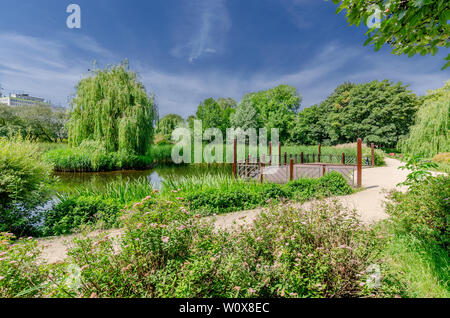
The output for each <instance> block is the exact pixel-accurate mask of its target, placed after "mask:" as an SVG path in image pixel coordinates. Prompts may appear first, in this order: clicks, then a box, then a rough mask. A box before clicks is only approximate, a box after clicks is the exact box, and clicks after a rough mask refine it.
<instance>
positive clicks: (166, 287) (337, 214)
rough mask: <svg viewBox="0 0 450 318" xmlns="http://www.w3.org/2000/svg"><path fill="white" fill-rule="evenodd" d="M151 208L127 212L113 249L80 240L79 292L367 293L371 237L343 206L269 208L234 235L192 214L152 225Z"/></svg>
mask: <svg viewBox="0 0 450 318" xmlns="http://www.w3.org/2000/svg"><path fill="white" fill-rule="evenodd" d="M150 201H151V199H150ZM145 211H148V212H146V213H144V212H145ZM153 211H154V207H152V208H150V209H148V210H147V209H146V208H145V207H144V208H142V209H141V208H139V209H138V210H135V211H130V213H129V214H128V218H127V219H126V220H125V222H126V224H127V231H126V234H125V236H124V237H123V238H122V241H121V246H122V249H121V251H114V245H117V243H115V242H114V241H113V240H112V239H110V238H108V237H103V238H101V237H100V238H98V239H96V240H94V239H86V240H80V241H78V244H77V247H76V248H74V249H72V250H71V251H70V255H71V257H72V260H73V261H74V262H75V264H77V266H79V267H81V268H83V272H82V284H81V289H80V293H81V295H83V296H84V297H90V296H91V295H95V296H97V297H195V298H206V297H208V298H209V297H215V298H217V297H287V298H297V297H351V296H353V297H357V296H359V295H361V294H362V293H363V288H362V287H361V284H360V282H361V279H364V277H359V274H360V273H361V272H362V271H363V270H364V269H365V268H366V267H367V266H368V265H369V264H370V256H369V255H370V251H371V250H372V249H373V244H371V240H370V237H371V235H370V233H369V232H367V231H366V230H365V228H364V227H363V226H362V225H361V224H360V223H359V222H358V221H357V219H356V217H355V216H354V215H353V214H352V213H350V212H347V211H345V210H344V209H343V208H342V207H340V206H339V205H336V204H331V205H326V204H322V205H320V206H317V207H315V208H313V209H311V210H308V211H305V210H301V209H293V208H282V209H280V210H272V211H269V212H267V213H266V214H263V215H262V216H261V217H260V218H259V219H258V220H257V221H256V223H255V225H254V227H253V228H252V229H242V230H241V231H237V232H234V233H229V232H223V231H214V230H213V228H212V227H211V226H208V225H207V226H205V225H202V223H200V222H198V221H195V220H193V219H187V220H186V221H182V222H179V221H176V222H155V218H154V217H152V216H151V215H152V214H151V213H154V212H153ZM148 213H150V214H148ZM159 213H160V214H165V211H162V210H159Z"/></svg>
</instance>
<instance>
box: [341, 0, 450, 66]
mask: <svg viewBox="0 0 450 318" xmlns="http://www.w3.org/2000/svg"><path fill="white" fill-rule="evenodd" d="M333 3H335V4H337V5H338V8H337V11H336V13H339V12H340V11H342V10H345V11H346V17H347V21H348V23H349V24H350V25H357V26H359V25H360V23H361V21H363V22H366V23H367V21H368V19H371V18H372V17H373V14H378V15H379V16H378V18H380V20H381V21H380V22H379V23H374V24H373V26H371V25H368V26H369V27H370V28H369V30H368V31H367V33H366V35H367V36H368V39H367V41H366V43H365V45H367V44H373V45H374V47H375V50H379V49H380V48H381V47H382V46H383V45H384V44H389V45H390V46H391V48H392V53H393V54H397V55H401V54H407V55H408V56H413V55H415V54H417V53H419V54H421V55H426V54H430V53H431V54H433V55H435V54H436V53H437V52H438V48H439V47H446V48H448V47H450V41H449V38H450V26H449V25H448V23H447V21H448V20H449V19H450V2H449V1H448V0H389V1H385V0H372V1H367V0H353V1H349V0H333ZM446 60H447V62H446V64H445V66H444V68H446V67H448V66H450V54H448V55H447V57H446Z"/></svg>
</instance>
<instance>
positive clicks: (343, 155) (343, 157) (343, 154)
mask: <svg viewBox="0 0 450 318" xmlns="http://www.w3.org/2000/svg"><path fill="white" fill-rule="evenodd" d="M342 164H343V165H345V153H342Z"/></svg>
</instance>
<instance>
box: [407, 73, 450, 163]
mask: <svg viewBox="0 0 450 318" xmlns="http://www.w3.org/2000/svg"><path fill="white" fill-rule="evenodd" d="M449 116H450V81H447V83H446V84H445V86H444V87H443V88H440V89H437V90H435V91H430V92H428V94H427V95H426V96H425V97H424V99H423V105H422V106H421V107H420V108H419V111H418V112H417V117H416V122H415V124H414V126H412V127H411V131H410V134H409V137H408V138H407V139H405V140H403V141H402V142H401V143H400V147H401V150H402V152H404V153H407V154H413V155H420V156H422V157H427V158H431V157H433V156H434V155H436V154H438V153H441V152H450V138H449V129H450V126H449V124H450V118H449Z"/></svg>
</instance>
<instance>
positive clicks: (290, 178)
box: [289, 158, 294, 181]
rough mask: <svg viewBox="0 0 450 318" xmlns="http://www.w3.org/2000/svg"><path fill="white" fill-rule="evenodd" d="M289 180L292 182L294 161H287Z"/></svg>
mask: <svg viewBox="0 0 450 318" xmlns="http://www.w3.org/2000/svg"><path fill="white" fill-rule="evenodd" d="M289 180H291V181H292V180H294V159H292V158H291V160H290V161H289Z"/></svg>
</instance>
